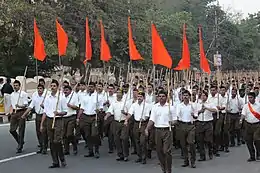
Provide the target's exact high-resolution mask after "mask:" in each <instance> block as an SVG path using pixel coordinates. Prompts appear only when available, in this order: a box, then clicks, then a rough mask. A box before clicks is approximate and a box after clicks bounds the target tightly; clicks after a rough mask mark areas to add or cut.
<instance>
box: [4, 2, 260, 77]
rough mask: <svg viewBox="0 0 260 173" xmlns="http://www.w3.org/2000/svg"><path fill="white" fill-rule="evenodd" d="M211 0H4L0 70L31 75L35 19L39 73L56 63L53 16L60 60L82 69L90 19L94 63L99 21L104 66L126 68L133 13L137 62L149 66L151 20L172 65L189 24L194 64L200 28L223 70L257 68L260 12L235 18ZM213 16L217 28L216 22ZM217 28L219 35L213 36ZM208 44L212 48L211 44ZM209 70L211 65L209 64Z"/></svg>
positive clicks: (93, 62)
mask: <svg viewBox="0 0 260 173" xmlns="http://www.w3.org/2000/svg"><path fill="white" fill-rule="evenodd" d="M212 2H214V0H183V1H180V0H142V1H140V0H127V1H126V0H56V1H53V0H38V1H36V0H35V2H34V1H33V3H32V1H30V0H17V1H13V0H4V1H2V4H0V11H1V12H0V38H1V39H0V73H1V75H6V76H12V77H13V76H17V75H21V74H23V70H24V68H25V66H26V65H28V66H29V72H28V75H29V76H30V75H31V76H34V75H35V60H34V58H33V57H32V56H33V18H34V17H35V18H36V20H37V24H38V27H39V29H40V31H41V34H42V36H43V39H44V41H45V47H46V52H47V54H48V57H47V59H46V60H45V61H44V62H38V69H39V73H40V74H41V75H47V74H49V73H50V72H52V71H53V69H54V67H55V66H57V65H58V55H57V40H56V28H55V19H56V18H57V19H58V20H59V22H60V23H61V24H62V25H63V27H64V29H65V30H66V32H67V33H68V35H69V46H68V50H67V55H66V56H65V57H61V59H62V63H63V64H64V65H67V66H71V67H72V73H73V72H75V70H76V69H80V70H81V72H82V73H83V72H84V65H83V63H82V62H83V60H84V55H85V19H86V17H88V18H89V25H90V28H91V37H92V44H93V57H92V60H91V62H90V63H91V65H92V67H103V66H104V64H103V63H102V62H101V61H100V60H99V56H100V55H99V52H100V51H99V47H100V45H99V44H100V26H99V20H102V21H103V24H104V26H105V33H106V39H107V41H108V44H109V46H110V49H111V53H112V56H113V58H112V61H111V62H109V64H108V65H112V66H116V67H121V68H123V69H126V67H127V63H128V62H129V56H128V33H127V17H128V16H130V17H131V22H132V29H133V35H134V39H135V41H136V44H137V48H138V49H139V51H140V52H141V54H142V56H143V57H144V58H145V60H144V61H143V62H134V64H133V66H135V67H144V68H146V69H147V68H149V67H150V65H151V35H150V27H151V26H150V25H151V22H153V23H155V24H156V26H157V29H158V31H159V33H160V35H161V37H162V38H163V40H164V43H165V45H166V47H167V49H168V51H169V52H170V54H171V56H172V57H173V60H174V61H173V62H174V66H176V64H177V63H178V61H179V59H180V58H181V50H182V49H181V47H182V25H183V24H184V23H186V24H187V26H188V28H187V36H188V41H189V46H190V50H191V62H192V67H197V68H199V51H198V33H197V27H198V25H201V26H202V27H203V39H204V44H205V46H204V47H205V49H206V50H207V49H208V48H209V51H207V52H208V54H207V57H208V59H209V60H210V61H211V62H212V61H213V55H214V54H215V53H216V51H217V50H218V51H219V52H220V53H221V54H222V57H223V69H230V70H231V69H232V70H236V69H256V68H258V67H259V62H258V61H259V55H260V49H259V48H260V43H259V29H260V25H259V22H260V13H258V14H252V15H250V16H249V17H248V18H246V19H243V20H241V21H239V22H237V21H233V20H231V19H230V18H229V15H230V14H228V13H226V12H225V11H223V10H222V9H221V8H220V7H219V6H217V5H214V4H212ZM216 16H217V23H218V27H216V25H215V22H216V20H215V19H216ZM216 28H218V30H217V31H218V35H217V38H215V36H216ZM210 45H211V47H210ZM212 69H213V66H212Z"/></svg>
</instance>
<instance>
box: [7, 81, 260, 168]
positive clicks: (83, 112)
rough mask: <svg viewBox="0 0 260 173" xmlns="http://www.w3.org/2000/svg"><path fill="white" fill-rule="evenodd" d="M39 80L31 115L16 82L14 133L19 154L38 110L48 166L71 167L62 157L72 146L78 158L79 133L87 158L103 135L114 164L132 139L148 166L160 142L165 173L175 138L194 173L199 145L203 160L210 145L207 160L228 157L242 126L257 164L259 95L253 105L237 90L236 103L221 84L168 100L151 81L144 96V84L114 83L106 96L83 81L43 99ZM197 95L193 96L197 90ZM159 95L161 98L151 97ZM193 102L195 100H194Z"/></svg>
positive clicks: (126, 151) (94, 152)
mask: <svg viewBox="0 0 260 173" xmlns="http://www.w3.org/2000/svg"><path fill="white" fill-rule="evenodd" d="M39 83H40V84H39V86H38V88H37V89H38V91H37V93H35V94H34V95H33V97H32V102H31V103H30V105H29V107H28V109H27V110H26V106H28V103H27V94H26V93H25V92H19V89H20V83H19V81H15V82H14V89H15V92H14V94H12V96H11V98H12V99H11V100H12V111H11V123H10V133H11V134H12V135H13V136H14V138H15V139H16V141H17V143H18V148H17V152H18V153H19V152H22V149H23V144H24V140H23V137H24V129H25V118H26V115H27V114H28V113H29V112H30V111H31V110H32V109H35V112H36V114H37V115H36V127H37V128H36V129H37V137H38V139H39V143H40V151H39V152H41V153H43V154H45V153H46V149H47V146H48V139H49V142H50V149H51V155H52V160H53V164H52V165H51V166H50V168H56V167H60V164H61V166H66V161H65V157H64V154H69V144H70V143H72V146H73V152H74V154H77V138H76V136H75V133H74V130H75V128H76V132H77V133H76V134H81V135H82V136H83V138H84V139H85V141H86V142H87V145H88V150H89V152H88V154H86V155H85V157H96V158H99V156H100V155H99V146H100V143H101V138H102V136H103V132H105V134H106V136H108V142H109V149H108V150H109V153H112V152H113V150H114V149H116V152H117V156H118V157H117V159H116V160H118V161H128V156H129V146H130V145H129V138H130V141H131V146H132V147H133V153H137V156H138V158H137V160H136V162H141V163H143V164H145V163H146V159H147V158H150V157H151V151H152V150H153V148H154V144H155V148H156V151H157V155H158V159H159V161H160V165H161V168H162V170H163V172H167V173H169V172H171V167H172V166H171V163H172V155H171V154H172V143H173V138H174V139H175V140H176V141H178V142H179V144H180V146H181V149H182V154H183V158H184V164H183V165H182V166H183V167H186V166H189V165H190V166H191V167H192V168H195V167H196V165H195V161H196V143H195V142H197V145H198V148H199V153H200V159H199V161H205V160H206V154H205V153H206V152H205V146H207V147H206V148H208V157H209V159H212V158H213V156H214V155H215V156H217V157H218V156H219V150H220V149H221V147H223V148H224V150H225V151H226V152H229V150H228V147H229V144H230V143H231V146H232V145H235V138H236V139H237V145H240V142H241V140H240V139H241V124H243V126H244V127H245V137H244V138H245V140H246V143H247V146H248V149H249V152H250V159H249V160H248V161H254V160H256V159H259V156H260V154H259V151H260V150H259V138H258V137H259V134H258V133H257V132H259V118H257V113H259V112H260V107H259V103H257V102H255V98H256V95H255V93H253V92H250V93H248V94H247V97H248V101H249V102H248V104H245V103H243V101H241V100H242V99H240V98H239V97H238V96H237V91H236V89H235V88H233V89H232V92H231V93H232V94H231V98H230V100H229V99H227V98H225V97H226V91H225V87H221V88H222V89H220V92H219V94H218V89H217V86H214V85H213V86H211V87H210V94H209V93H207V92H206V91H202V92H200V96H199V97H198V96H196V95H195V96H193V97H192V95H191V93H190V92H189V91H188V90H185V89H180V90H179V92H178V93H177V94H178V96H179V99H178V100H176V101H173V102H170V103H168V102H167V100H168V98H167V97H168V94H167V93H166V92H165V90H164V89H163V88H161V89H159V90H158V91H157V93H156V94H155V93H153V91H154V90H153V86H152V85H151V84H149V85H147V88H146V89H147V93H146V94H145V93H144V92H143V91H144V87H141V86H140V87H139V88H138V89H139V90H137V89H133V90H131V92H127V89H125V90H120V89H117V90H116V89H115V86H113V85H109V86H108V87H107V92H103V89H102V88H103V85H102V84H97V85H95V84H94V83H92V82H90V83H89V85H88V87H87V92H86V91H85V89H86V88H85V84H84V83H80V84H79V85H77V86H76V87H75V92H73V91H72V90H73V89H72V88H71V86H69V85H68V84H64V86H63V92H62V93H59V92H58V88H59V83H58V82H57V81H56V80H53V81H52V83H51V85H50V88H51V92H50V94H45V93H46V89H44V81H40V82H39ZM44 91H45V92H44ZM192 93H193V94H194V92H193V91H192ZM154 96H156V99H153V98H155V97H154ZM191 98H193V99H192V101H193V102H191V101H190V100H191ZM194 98H196V99H194ZM153 101H155V102H153ZM57 103H58V104H57ZM241 111H242V116H241V114H240V112H241ZM17 127H19V131H18V133H17V132H16V129H17ZM77 127H78V128H77ZM257 134H258V135H257ZM47 137H48V138H47ZM155 141H156V142H155ZM213 144H214V145H213ZM63 147H64V149H63ZM188 151H189V152H188ZM189 153H190V156H189Z"/></svg>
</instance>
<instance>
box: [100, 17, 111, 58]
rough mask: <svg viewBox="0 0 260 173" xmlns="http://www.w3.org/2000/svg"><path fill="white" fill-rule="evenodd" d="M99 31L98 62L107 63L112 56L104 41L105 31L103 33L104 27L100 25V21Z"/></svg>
mask: <svg viewBox="0 0 260 173" xmlns="http://www.w3.org/2000/svg"><path fill="white" fill-rule="evenodd" d="M100 30H101V44H100V60H102V61H106V62H107V61H109V60H110V59H111V58H112V56H111V53H110V49H109V46H108V44H107V42H106V39H105V31H104V26H103V24H102V20H100Z"/></svg>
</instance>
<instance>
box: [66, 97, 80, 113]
mask: <svg viewBox="0 0 260 173" xmlns="http://www.w3.org/2000/svg"><path fill="white" fill-rule="evenodd" d="M65 99H66V103H67V104H68V103H69V104H70V105H72V106H77V107H79V98H78V95H77V93H73V92H72V93H71V94H70V95H68V96H67V97H66V96H65ZM67 104H66V112H67V114H66V115H64V116H63V117H70V116H72V115H76V114H77V110H74V109H71V108H69V107H68V106H67Z"/></svg>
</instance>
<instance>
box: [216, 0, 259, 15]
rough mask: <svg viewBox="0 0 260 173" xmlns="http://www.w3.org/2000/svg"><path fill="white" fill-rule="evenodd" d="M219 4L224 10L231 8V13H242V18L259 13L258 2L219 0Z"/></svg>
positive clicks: (256, 0)
mask: <svg viewBox="0 0 260 173" xmlns="http://www.w3.org/2000/svg"><path fill="white" fill-rule="evenodd" d="M219 4H220V5H221V6H222V7H223V8H224V9H225V10H227V9H230V8H231V9H232V11H233V12H242V13H243V17H247V16H248V13H255V12H258V11H260V0H219Z"/></svg>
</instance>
